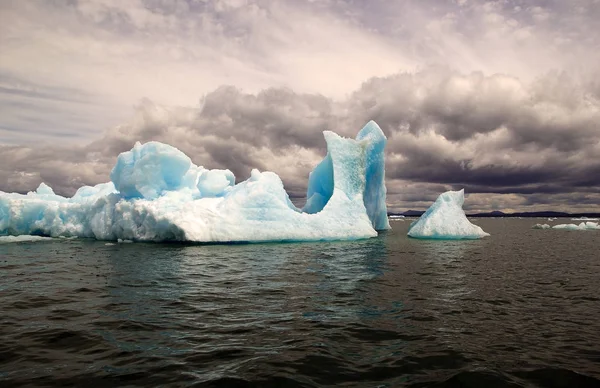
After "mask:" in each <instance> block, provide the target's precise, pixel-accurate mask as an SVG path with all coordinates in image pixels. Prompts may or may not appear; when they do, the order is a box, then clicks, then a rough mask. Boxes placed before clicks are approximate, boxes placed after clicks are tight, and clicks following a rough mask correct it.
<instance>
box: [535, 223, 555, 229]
mask: <svg viewBox="0 0 600 388" xmlns="http://www.w3.org/2000/svg"><path fill="white" fill-rule="evenodd" d="M550 228H551V226H550V225H548V224H535V225H533V226H532V227H531V229H550Z"/></svg>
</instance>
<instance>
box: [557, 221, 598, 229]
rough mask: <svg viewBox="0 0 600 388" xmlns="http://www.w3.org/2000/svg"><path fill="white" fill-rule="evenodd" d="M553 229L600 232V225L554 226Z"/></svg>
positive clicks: (585, 223) (588, 222)
mask: <svg viewBox="0 0 600 388" xmlns="http://www.w3.org/2000/svg"><path fill="white" fill-rule="evenodd" d="M552 229H564V230H600V223H598V222H591V221H587V222H582V223H580V224H579V225H577V224H560V225H554V226H553V227H552Z"/></svg>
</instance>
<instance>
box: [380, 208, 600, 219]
mask: <svg viewBox="0 0 600 388" xmlns="http://www.w3.org/2000/svg"><path fill="white" fill-rule="evenodd" d="M423 213H425V211H420V210H408V211H405V212H403V213H388V217H389V216H396V217H398V216H404V217H420V216H421V215H422V214H423ZM467 217H480V218H492V217H498V218H517V217H521V218H581V217H587V218H600V213H564V212H551V211H548V212H520V213H504V212H501V211H493V212H488V213H471V214H467Z"/></svg>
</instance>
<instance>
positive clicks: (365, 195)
mask: <svg viewBox="0 0 600 388" xmlns="http://www.w3.org/2000/svg"><path fill="white" fill-rule="evenodd" d="M324 135H325V140H326V142H327V156H326V157H325V159H324V160H323V161H322V162H321V163H320V164H319V165H318V166H317V167H316V168H315V169H314V171H313V172H312V173H311V174H310V178H309V185H308V192H307V204H306V206H305V208H304V209H302V210H301V209H297V208H296V207H295V206H294V205H293V204H292V202H291V201H290V199H289V197H288V194H287V192H286V191H285V189H284V187H283V183H282V181H281V179H280V178H279V176H277V175H276V174H275V173H272V172H262V173H261V172H259V171H258V170H252V173H251V176H250V178H249V179H247V180H246V181H243V182H241V183H238V184H237V185H236V184H235V177H234V175H233V173H231V171H229V170H207V169H205V168H203V167H201V166H196V165H194V164H193V163H192V161H191V159H190V158H189V157H188V156H187V155H185V154H184V153H183V152H181V151H179V150H178V149H177V148H175V147H172V146H169V145H167V144H162V143H159V142H149V143H146V144H143V145H142V144H140V143H136V145H135V146H134V147H133V149H132V150H131V151H128V152H124V153H122V154H121V155H119V157H118V159H117V163H116V165H115V167H114V168H113V170H112V172H111V174H110V178H111V182H108V183H103V184H100V185H96V186H93V187H91V186H84V187H82V188H80V189H79V190H78V191H77V193H76V194H75V195H74V196H73V197H71V198H65V197H62V196H59V195H56V194H55V193H54V191H53V190H52V189H51V188H50V187H49V186H47V185H45V184H43V183H42V184H41V185H40V187H39V188H38V189H37V190H36V191H35V192H30V193H28V194H26V195H21V194H15V193H4V192H0V235H4V236H6V235H13V236H18V235H40V236H52V237H59V236H78V237H89V238H96V239H99V240H114V241H116V240H118V239H120V240H134V241H194V242H246V241H247V242H251V241H309V240H345V239H360V238H368V237H374V236H376V235H377V230H383V229H389V228H390V226H389V222H388V219H387V208H386V204H385V195H386V188H385V171H384V147H385V144H386V141H387V140H386V138H385V135H384V134H383V132H382V131H381V129H380V128H379V126H377V124H375V123H374V122H369V123H368V124H367V125H366V126H365V127H364V128H363V129H362V130H361V131H360V132H359V134H358V136H357V139H356V140H355V139H346V138H342V137H340V136H338V135H337V134H335V133H333V132H329V131H325V132H324Z"/></svg>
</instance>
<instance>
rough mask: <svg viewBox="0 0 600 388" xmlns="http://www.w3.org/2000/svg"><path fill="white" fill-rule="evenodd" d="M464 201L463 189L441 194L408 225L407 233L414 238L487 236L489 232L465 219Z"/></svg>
mask: <svg viewBox="0 0 600 388" xmlns="http://www.w3.org/2000/svg"><path fill="white" fill-rule="evenodd" d="M464 202H465V192H464V189H463V190H460V191H448V192H445V193H443V194H441V195H440V196H439V197H438V199H437V200H436V201H435V202H434V203H433V205H431V207H430V208H429V209H427V211H426V212H425V213H424V214H423V215H422V216H421V218H419V219H418V220H417V221H415V222H413V223H412V224H411V225H410V227H409V229H408V235H409V236H410V237H414V238H423V239H446V240H461V239H478V238H482V237H485V236H489V233H486V232H484V231H483V229H481V228H480V227H479V226H477V225H473V224H472V223H471V222H470V221H469V220H468V219H467V216H466V214H465V212H464V210H463V209H462V205H463V203H464Z"/></svg>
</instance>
